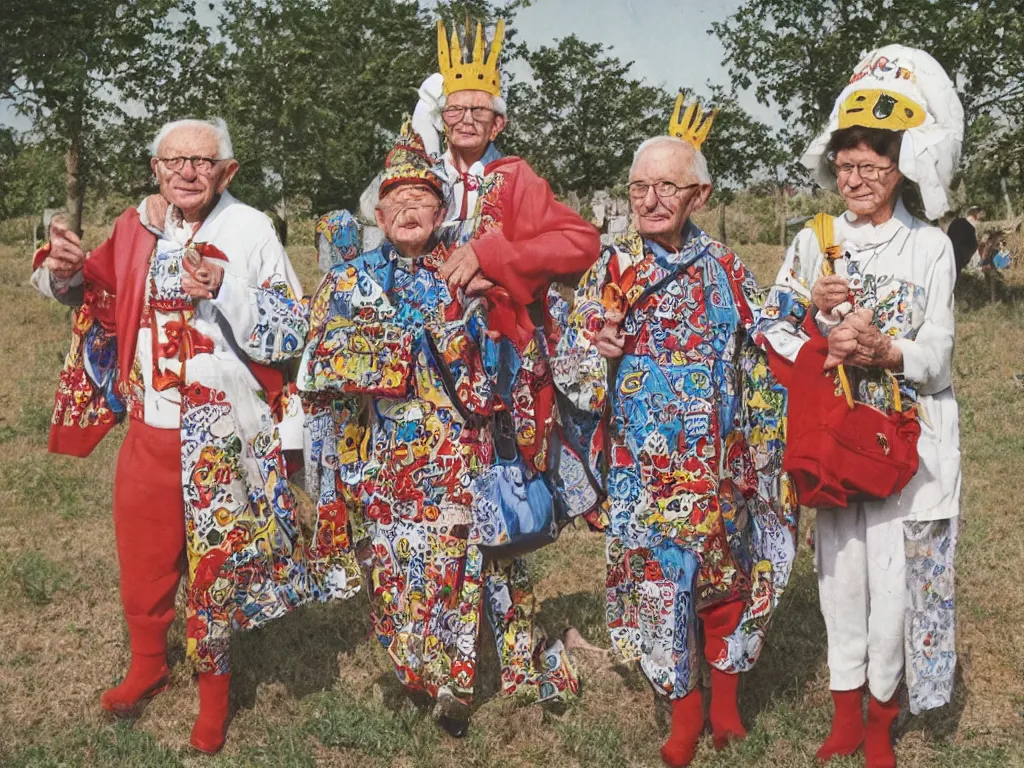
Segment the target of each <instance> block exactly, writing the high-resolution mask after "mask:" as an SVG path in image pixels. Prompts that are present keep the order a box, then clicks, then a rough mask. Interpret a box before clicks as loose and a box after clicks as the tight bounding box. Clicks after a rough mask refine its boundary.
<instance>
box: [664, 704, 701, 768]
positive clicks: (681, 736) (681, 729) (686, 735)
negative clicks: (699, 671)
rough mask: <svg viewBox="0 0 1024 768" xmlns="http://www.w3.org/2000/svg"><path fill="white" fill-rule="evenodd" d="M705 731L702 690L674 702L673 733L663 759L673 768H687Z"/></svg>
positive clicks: (665, 745)
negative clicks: (702, 732)
mask: <svg viewBox="0 0 1024 768" xmlns="http://www.w3.org/2000/svg"><path fill="white" fill-rule="evenodd" d="M703 730H704V700H703V699H702V698H701V695H700V689H699V688H698V689H696V690H694V691H691V692H690V693H688V694H686V695H685V696H684V697H683V698H681V699H675V700H674V701H673V702H672V731H671V733H669V736H668V740H667V741H666V742H665V743H664V744H663V745H662V747H661V759H662V760H663V761H664V762H665V765H669V766H671V767H672V768H686V766H688V765H689V764H690V762H691V761H692V760H693V753H694V752H696V751H697V741H698V740H699V739H700V734H701V731H703Z"/></svg>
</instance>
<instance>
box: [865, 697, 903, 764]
mask: <svg viewBox="0 0 1024 768" xmlns="http://www.w3.org/2000/svg"><path fill="white" fill-rule="evenodd" d="M899 714H900V702H899V699H898V698H897V697H896V696H893V697H892V698H891V699H889V701H887V702H885V703H882V702H880V701H879V700H878V699H876V698H875V697H874V696H872V697H870V698H869V699H868V727H867V728H865V729H864V757H865V758H866V760H865V761H866V763H867V768H896V753H895V752H894V751H893V744H892V724H893V723H895V722H896V718H897V717H898V716H899Z"/></svg>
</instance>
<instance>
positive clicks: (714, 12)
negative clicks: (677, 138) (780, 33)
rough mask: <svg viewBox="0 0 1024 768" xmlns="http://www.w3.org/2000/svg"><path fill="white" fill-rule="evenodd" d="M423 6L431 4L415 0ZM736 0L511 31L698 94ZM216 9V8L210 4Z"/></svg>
mask: <svg viewBox="0 0 1024 768" xmlns="http://www.w3.org/2000/svg"><path fill="white" fill-rule="evenodd" d="M420 1H421V2H422V3H423V4H424V5H425V6H430V5H432V3H431V2H430V0H420ZM741 3H742V0H534V4H533V5H532V6H530V7H528V8H524V9H523V10H521V11H519V13H518V14H517V16H516V26H517V27H518V29H519V33H520V36H521V39H522V40H523V41H525V42H526V43H527V45H529V46H530V47H536V46H539V45H546V44H549V43H552V42H553V41H555V40H557V39H559V38H562V37H565V36H567V35H571V34H574V33H575V34H576V35H577V36H579V37H580V38H581V39H583V40H586V41H587V42H600V43H603V44H604V45H605V46H606V47H610V48H611V49H612V50H611V53H612V54H613V55H615V56H617V57H618V58H620V59H622V60H623V61H632V62H634V65H633V74H634V75H635V76H638V77H643V78H644V79H646V80H648V81H649V82H650V83H651V84H652V85H660V86H662V87H664V88H665V89H666V90H668V91H669V92H670V93H671V92H674V91H675V90H676V89H677V88H679V87H683V86H685V87H688V88H696V89H698V91H699V90H701V89H702V87H703V85H704V84H705V83H706V82H708V81H710V82H712V83H717V84H721V85H725V86H726V87H727V88H728V87H729V77H728V74H727V72H726V70H725V67H723V66H722V60H723V58H724V56H725V52H724V50H723V49H722V46H721V44H720V43H719V42H718V38H716V37H715V36H714V35H713V34H709V33H708V30H709V29H710V27H711V23H712V22H714V21H722V20H724V19H725V18H726V17H727V16H729V15H730V14H731V13H733V12H734V11H735V10H736V9H737V8H738V7H739V6H740V5H741ZM196 5H197V12H198V15H199V17H200V19H201V20H202V21H203V22H204V23H207V24H209V25H211V26H212V25H214V24H216V18H217V11H216V10H210V4H209V3H208V2H202V1H201V2H198V3H197V4H196ZM212 5H213V6H214V7H215V8H216V7H217V6H218V5H219V3H217V2H216V0H214V2H213V3H212ZM738 95H739V100H740V104H741V105H742V106H743V107H744V108H745V109H747V110H748V111H749V112H751V113H752V114H753V115H754V116H755V117H757V118H759V119H761V120H763V121H764V122H767V123H769V124H773V123H776V122H777V119H775V118H773V117H772V115H771V113H770V111H769V110H767V109H765V108H764V107H762V106H761V105H759V104H757V102H756V101H755V99H754V98H753V96H752V95H750V94H749V93H742V92H741V93H740V94H738ZM0 123H6V124H8V125H14V126H15V127H18V128H25V127H27V126H26V124H25V123H24V121H23V120H20V119H19V118H18V117H17V116H15V115H13V114H12V113H11V111H10V110H8V109H6V108H5V107H0Z"/></svg>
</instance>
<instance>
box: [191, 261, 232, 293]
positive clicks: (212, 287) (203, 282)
mask: <svg viewBox="0 0 1024 768" xmlns="http://www.w3.org/2000/svg"><path fill="white" fill-rule="evenodd" d="M223 282H224V267H222V266H220V265H219V264H217V262H215V261H212V260H210V259H203V260H202V261H201V262H200V263H199V266H198V267H196V268H194V269H188V268H186V269H185V274H184V275H182V277H181V290H182V291H184V292H185V293H187V294H188V295H189V296H191V297H192V298H193V299H212V298H213V297H214V296H216V295H217V291H219V290H220V286H221V283H223Z"/></svg>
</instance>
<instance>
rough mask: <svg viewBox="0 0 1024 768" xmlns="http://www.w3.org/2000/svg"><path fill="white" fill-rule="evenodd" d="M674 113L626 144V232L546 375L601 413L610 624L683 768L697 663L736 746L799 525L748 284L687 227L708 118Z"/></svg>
mask: <svg viewBox="0 0 1024 768" xmlns="http://www.w3.org/2000/svg"><path fill="white" fill-rule="evenodd" d="M682 106H683V99H682V95H680V97H679V100H678V101H677V103H676V109H675V114H674V116H673V119H672V123H671V128H670V132H671V134H672V135H670V136H660V137H656V138H653V139H649V140H648V141H646V142H644V143H643V144H641V145H640V148H639V149H638V150H637V152H636V155H635V157H634V160H633V165H632V168H631V170H630V175H629V197H630V201H631V204H632V210H633V217H634V229H632V230H631V231H630V232H629V233H627V234H626V235H625V237H624V238H623V239H621V240H619V241H618V242H617V243H616V244H615V245H613V246H609V247H608V248H606V249H605V250H604V252H603V253H602V255H601V258H600V259H599V260H598V262H597V263H596V264H595V265H594V267H593V268H592V269H591V270H590V271H589V272H588V273H587V274H586V275H585V276H584V277H583V280H582V281H581V283H580V285H579V288H578V290H577V293H576V298H575V305H574V308H573V311H572V313H571V314H570V318H569V327H568V329H567V331H566V333H565V334H564V336H563V337H562V340H561V342H560V344H559V347H558V351H557V354H556V356H555V358H554V361H553V364H552V367H553V369H554V373H555V381H556V384H557V385H558V386H559V387H560V388H561V389H563V391H565V392H566V393H568V394H569V396H570V397H571V399H572V400H573V402H574V404H575V405H576V406H577V407H579V408H581V409H585V410H588V411H592V412H594V413H603V412H604V411H605V409H606V407H607V406H609V405H610V422H609V423H608V424H607V427H608V429H609V430H610V432H611V436H610V437H611V439H610V455H609V456H608V457H607V464H608V466H609V477H608V495H609V499H610V523H609V525H608V527H607V530H606V541H607V605H606V611H607V619H608V627H609V629H610V631H611V636H612V641H613V643H614V646H615V649H616V650H617V651H618V652H619V653H620V654H621V655H622V657H624V658H625V659H628V660H635V659H639V660H640V665H641V668H642V669H643V671H644V674H645V675H646V676H647V678H648V679H649V680H650V681H651V683H652V684H653V686H654V688H655V690H656V691H658V692H659V693H662V694H666V695H667V696H668V697H669V698H670V699H671V702H672V728H671V734H670V736H669V738H668V740H667V741H666V742H665V744H664V745H663V747H662V750H661V755H662V758H663V760H664V761H665V763H667V764H668V765H671V766H685V765H689V764H690V762H691V761H692V759H693V756H694V752H695V750H696V746H697V741H698V738H699V736H700V734H701V732H702V730H703V727H704V711H703V702H702V695H701V691H700V689H699V688H698V680H699V664H700V655H701V654H703V656H704V658H705V659H706V660H707V662H708V663H709V664H710V666H711V710H710V720H711V727H712V731H713V734H714V746H715V748H716V749H721V748H722V747H724V746H725V744H726V743H727V742H728V741H730V740H734V739H742V738H743V737H744V736H745V735H746V732H745V731H744V729H743V725H742V723H741V722H740V716H739V711H738V708H737V700H736V695H737V686H738V680H739V677H738V674H737V673H739V672H743V671H746V670H748V669H750V668H751V667H752V666H753V664H754V662H755V661H756V660H757V658H758V655H759V653H760V650H761V648H762V645H763V642H764V634H765V628H766V624H767V622H768V619H769V618H770V616H771V614H772V612H773V610H774V608H775V606H776V604H777V602H778V600H779V597H780V595H781V593H782V591H783V590H784V588H785V586H786V584H787V581H788V578H789V574H790V571H791V569H792V565H793V559H794V556H795V550H796V545H795V533H796V523H797V518H796V516H797V508H796V506H795V504H794V502H793V499H792V495H791V494H790V493H789V491H788V486H787V484H786V481H785V479H784V477H783V476H782V474H781V469H780V468H781V457H782V448H783V443H784V435H785V403H786V393H785V390H784V389H783V388H781V387H780V386H779V385H778V384H777V383H776V382H775V381H774V379H773V378H772V376H771V374H770V373H769V371H768V368H767V365H766V358H765V356H764V355H763V354H762V353H761V351H760V350H758V349H757V348H756V347H755V346H754V345H753V344H752V343H751V342H750V341H749V337H748V336H747V334H746V331H747V329H749V328H751V327H752V325H753V324H754V322H755V321H756V319H757V317H758V314H759V303H758V302H759V297H758V288H757V285H756V284H755V282H754V279H753V277H752V276H751V275H750V274H749V273H748V272H747V270H746V269H745V268H744V266H743V264H741V263H740V261H739V259H738V258H737V257H736V254H735V253H733V252H732V251H730V250H729V249H728V248H726V247H725V246H724V245H722V244H720V243H717V242H714V241H713V240H712V239H711V238H710V237H709V236H708V235H707V234H705V233H704V232H702V231H701V230H700V229H699V228H698V227H697V226H696V225H695V224H693V222H692V221H691V220H690V216H691V214H692V213H693V212H694V211H697V210H699V209H700V208H701V207H702V206H703V205H704V204H705V203H706V202H707V199H708V197H709V195H710V194H711V177H710V175H709V173H708V167H707V163H706V161H705V159H704V156H703V155H702V154H701V153H700V146H701V142H702V141H703V140H704V138H705V137H706V135H707V133H708V131H709V129H710V124H711V120H712V119H713V117H714V115H711V116H707V117H705V116H703V115H702V113H701V112H700V110H699V108H698V107H697V106H696V105H692V106H691V107H690V108H689V109H688V110H687V111H686V113H685V115H682V114H681V112H682ZM609 368H610V369H611V371H612V379H611V380H612V381H613V382H614V383H613V384H612V389H611V391H608V384H607V382H608V381H609V379H608V373H609ZM701 628H703V633H702V632H701ZM701 634H703V638H704V640H703V645H701V644H700V643H699V642H698V638H700V636H701Z"/></svg>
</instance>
